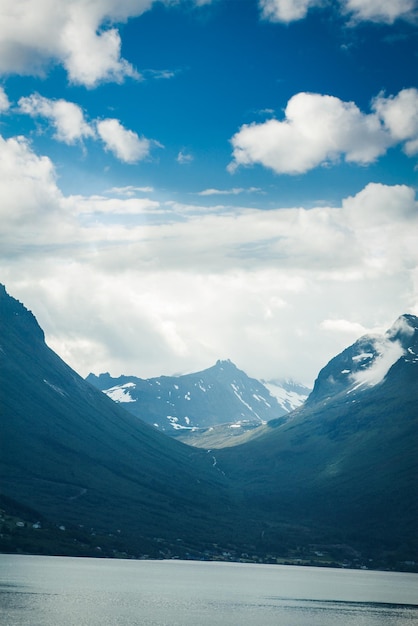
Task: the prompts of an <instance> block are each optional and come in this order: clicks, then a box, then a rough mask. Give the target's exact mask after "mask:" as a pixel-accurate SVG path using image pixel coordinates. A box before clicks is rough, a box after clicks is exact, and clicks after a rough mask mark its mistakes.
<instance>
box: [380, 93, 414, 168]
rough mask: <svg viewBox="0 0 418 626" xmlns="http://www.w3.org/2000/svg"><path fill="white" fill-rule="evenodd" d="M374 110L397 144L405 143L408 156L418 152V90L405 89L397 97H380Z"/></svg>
mask: <svg viewBox="0 0 418 626" xmlns="http://www.w3.org/2000/svg"><path fill="white" fill-rule="evenodd" d="M373 108H374V110H375V111H376V112H377V114H378V115H379V117H380V118H381V119H382V120H383V123H384V125H385V127H386V128H387V129H388V131H389V132H390V134H391V136H392V137H393V139H394V141H395V142H403V141H404V142H405V146H404V150H405V152H406V154H408V155H413V154H416V153H417V152H418V89H413V88H411V89H403V90H402V91H400V92H399V93H398V94H397V95H396V96H389V97H388V98H385V97H384V96H383V95H379V96H378V97H377V98H376V99H375V100H374V102H373Z"/></svg>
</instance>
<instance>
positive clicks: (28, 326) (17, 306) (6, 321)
mask: <svg viewBox="0 0 418 626" xmlns="http://www.w3.org/2000/svg"><path fill="white" fill-rule="evenodd" d="M0 319H1V323H2V325H3V327H4V328H5V329H7V332H8V333H18V334H21V335H23V336H24V337H25V338H27V337H28V336H31V337H32V338H35V337H36V338H37V339H38V340H40V341H45V335H44V332H43V330H42V329H41V327H40V326H39V324H38V322H37V320H36V317H35V316H34V315H33V313H32V311H29V309H27V308H26V307H25V306H24V305H23V304H22V303H21V302H19V300H16V299H15V298H13V297H12V296H9V294H8V293H7V291H6V287H5V286H4V285H3V284H1V283H0Z"/></svg>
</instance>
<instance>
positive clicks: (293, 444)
mask: <svg viewBox="0 0 418 626" xmlns="http://www.w3.org/2000/svg"><path fill="white" fill-rule="evenodd" d="M216 455H217V459H218V464H219V466H220V467H221V468H222V470H223V471H224V472H225V473H226V474H227V475H229V476H230V477H232V478H233V479H234V480H237V481H239V482H240V483H241V484H242V485H243V488H244V489H245V492H246V497H247V506H248V507H249V508H251V507H255V508H258V507H261V508H262V509H263V510H264V511H265V515H266V519H269V520H270V529H269V531H268V533H267V532H266V541H267V540H268V539H267V538H268V536H270V539H271V541H272V542H274V541H277V540H278V538H277V535H275V532H276V531H275V530H274V528H275V524H276V523H277V522H278V521H281V522H283V520H286V519H287V520H289V521H291V520H292V521H293V522H294V521H295V520H296V519H298V520H299V521H300V523H301V524H305V525H306V526H307V527H308V528H311V529H312V528H319V527H320V528H323V529H327V528H328V530H325V535H327V536H328V537H332V536H334V537H339V539H338V540H339V542H342V541H344V542H354V543H356V544H357V545H362V546H363V547H365V548H366V549H367V550H368V551H369V553H377V552H379V553H380V554H382V553H383V552H384V551H385V550H386V551H388V550H392V551H393V550H395V551H396V550H398V551H400V552H403V553H405V554H409V555H411V554H413V553H414V554H415V557H417V558H418V537H417V532H416V528H417V520H418V319H417V318H416V317H414V316H410V315H405V316H402V317H401V318H399V320H397V322H396V323H395V324H394V326H393V327H392V328H391V329H390V330H389V331H388V332H387V333H386V335H384V336H382V337H376V336H374V337H364V338H362V339H360V340H359V341H358V342H356V343H355V344H354V345H353V346H351V347H350V348H348V349H347V350H345V351H344V352H342V353H341V354H340V355H338V356H337V357H335V358H334V359H332V361H330V363H328V365H327V366H326V367H324V368H323V370H322V371H321V372H320V374H319V376H318V378H317V381H316V383H315V386H314V389H313V391H312V394H311V396H310V397H309V398H308V400H307V402H306V403H305V405H304V406H303V407H301V408H300V409H298V410H296V411H294V412H293V413H292V414H291V415H290V416H289V419H288V420H287V421H283V420H277V421H272V422H269V424H267V425H266V426H263V427H262V428H260V429H257V431H255V432H254V434H253V435H252V436H251V434H248V435H247V441H246V442H245V443H243V444H241V445H238V446H236V447H234V448H230V449H227V450H226V449H224V450H217V451H216ZM405 558H408V557H405ZM409 558H411V557H409Z"/></svg>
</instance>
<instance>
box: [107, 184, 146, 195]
mask: <svg viewBox="0 0 418 626" xmlns="http://www.w3.org/2000/svg"><path fill="white" fill-rule="evenodd" d="M153 191H154V187H135V186H134V185H126V186H125V187H111V189H107V190H106V191H105V193H108V194H117V195H119V196H128V197H131V196H134V195H135V194H136V193H137V192H139V193H153Z"/></svg>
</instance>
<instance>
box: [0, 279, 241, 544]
mask: <svg viewBox="0 0 418 626" xmlns="http://www.w3.org/2000/svg"><path fill="white" fill-rule="evenodd" d="M0 327H1V336H0V435H1V437H0V447H1V450H0V452H1V455H0V491H1V496H2V500H1V501H3V500H4V502H6V503H7V502H8V503H9V505H10V501H13V503H14V505H13V506H14V507H15V508H16V509H17V510H20V509H21V508H22V507H25V510H26V509H27V508H30V509H31V510H34V511H35V512H36V513H34V514H33V515H34V516H35V522H36V521H37V520H36V515H39V519H41V518H42V519H46V520H47V521H48V523H49V524H51V523H52V524H56V525H58V526H62V527H67V526H69V525H70V526H71V527H72V528H73V529H76V531H77V533H80V532H81V529H84V530H83V532H85V529H86V528H88V529H90V531H91V532H90V531H89V536H90V535H91V537H94V536H95V535H96V534H101V536H102V537H105V539H103V538H102V539H101V541H107V543H109V542H111V543H112V542H113V544H115V543H117V544H118V545H122V544H123V546H124V550H125V551H127V550H128V549H129V551H130V552H129V553H130V554H134V555H135V554H144V553H147V554H157V555H158V554H166V555H169V554H170V553H173V550H176V552H175V554H179V553H180V554H184V551H185V549H186V548H185V547H184V546H186V545H189V546H194V547H196V546H198V547H199V549H202V546H204V545H208V544H209V545H211V542H216V543H217V544H221V543H222V542H223V541H227V538H228V537H233V536H234V534H235V530H236V527H237V520H236V517H235V514H234V510H235V509H234V507H235V504H234V502H235V500H234V496H233V494H232V492H231V490H230V485H229V481H228V480H227V479H226V478H225V477H224V476H223V474H222V473H221V472H220V471H219V469H218V468H217V467H215V464H214V461H213V458H212V457H211V456H210V455H208V454H207V452H206V451H201V450H197V449H193V448H190V447H188V446H186V445H184V444H182V443H180V442H177V441H175V440H173V439H171V438H169V437H166V436H165V435H163V434H161V433H159V432H157V431H156V430H155V429H153V428H151V427H149V426H148V425H146V424H144V423H142V422H140V421H139V420H138V419H137V418H135V417H134V416H132V415H131V414H130V413H128V412H126V411H125V410H124V409H123V408H122V407H121V406H120V405H117V404H116V403H114V402H112V401H111V400H110V399H109V398H108V397H107V396H106V395H105V394H103V393H101V392H100V391H98V390H96V389H94V388H93V387H92V386H91V385H90V384H89V383H87V382H86V381H85V380H83V378H81V377H80V376H78V374H76V372H74V371H73V370H72V369H71V368H70V367H68V366H67V365H66V364H65V363H64V362H63V361H62V360H61V359H60V358H59V357H58V356H57V355H56V354H55V353H54V352H53V351H52V350H50V348H48V346H47V345H46V343H45V338H44V333H43V331H42V330H41V328H40V327H39V325H38V323H37V321H36V319H35V317H34V316H33V314H32V313H31V312H30V311H28V310H27V309H26V308H25V307H24V306H23V305H22V304H21V303H20V302H18V301H17V300H15V299H14V298H12V297H10V296H9V295H8V294H7V292H6V290H5V288H4V287H3V286H1V287H0ZM1 501H0V504H1ZM9 505H8V506H9ZM238 525H239V522H238ZM74 532H75V531H74ZM77 533H76V535H77ZM76 535H74V536H76ZM38 536H39V537H40V536H41V535H40V534H39V533H38ZM110 536H112V537H114V539H113V540H111V539H109V537H110ZM91 537H90V540H91V541H98V540H97V539H92V538H91ZM115 537H116V539H115ZM178 538H183V539H187V542H186V540H185V542H184V544H180V543H179V542H178ZM183 539H182V541H183ZM95 545H99V546H103V543H101V544H95ZM77 546H78V548H77V547H74V546H73V549H74V551H75V552H77V551H78V552H80V550H81V548H80V543H77ZM127 546H129V548H127ZM173 546H174V548H173ZM50 549H51V547H49V550H50ZM103 550H104V548H103ZM181 550H182V552H181ZM78 552H77V553H78ZM67 553H68V552H67Z"/></svg>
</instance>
